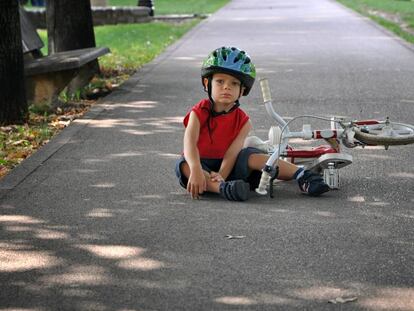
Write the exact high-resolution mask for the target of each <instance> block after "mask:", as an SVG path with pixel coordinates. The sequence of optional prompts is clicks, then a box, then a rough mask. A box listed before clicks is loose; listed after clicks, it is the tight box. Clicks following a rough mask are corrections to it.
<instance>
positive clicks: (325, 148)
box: [287, 145, 338, 159]
mask: <svg viewBox="0 0 414 311" xmlns="http://www.w3.org/2000/svg"><path fill="white" fill-rule="evenodd" d="M327 153H338V151H337V150H336V149H334V148H332V147H331V146H329V145H321V146H318V147H315V148H311V149H288V150H287V157H288V158H292V159H294V158H318V157H320V156H321V155H324V154H327Z"/></svg>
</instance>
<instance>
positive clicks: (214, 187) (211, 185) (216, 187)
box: [181, 162, 220, 193]
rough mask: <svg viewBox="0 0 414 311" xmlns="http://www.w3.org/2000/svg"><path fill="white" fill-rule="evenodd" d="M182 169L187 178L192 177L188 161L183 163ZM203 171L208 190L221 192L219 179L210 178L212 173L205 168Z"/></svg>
mask: <svg viewBox="0 0 414 311" xmlns="http://www.w3.org/2000/svg"><path fill="white" fill-rule="evenodd" d="M181 171H182V172H183V174H184V176H185V177H187V179H188V178H189V177H190V173H191V171H190V167H189V166H188V164H187V162H184V163H183V164H181ZM203 173H204V177H205V179H206V183H207V191H209V192H215V193H220V183H219V182H218V181H212V180H211V178H210V174H209V173H208V172H206V171H205V170H203Z"/></svg>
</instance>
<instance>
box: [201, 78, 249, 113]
mask: <svg viewBox="0 0 414 311" xmlns="http://www.w3.org/2000/svg"><path fill="white" fill-rule="evenodd" d="M204 85H206V86H207V79H204ZM243 90H244V87H242V86H241V82H240V81H239V80H238V79H236V78H235V77H233V76H231V75H228V74H225V73H216V74H214V75H213V79H212V81H211V97H213V100H214V102H215V103H216V104H217V105H218V107H217V108H227V107H228V106H232V105H233V104H234V102H235V101H236V100H237V99H239V97H240V94H241V91H243Z"/></svg>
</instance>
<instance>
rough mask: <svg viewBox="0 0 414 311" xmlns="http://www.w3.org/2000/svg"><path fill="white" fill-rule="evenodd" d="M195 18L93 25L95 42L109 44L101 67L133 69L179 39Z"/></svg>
mask: <svg viewBox="0 0 414 311" xmlns="http://www.w3.org/2000/svg"><path fill="white" fill-rule="evenodd" d="M197 22H198V21H191V22H186V23H182V24H175V25H171V24H168V23H161V22H154V23H145V24H124V25H114V26H99V27H95V36H96V45H97V46H108V47H110V49H111V52H112V53H111V55H108V56H105V57H101V58H100V64H101V66H104V67H108V68H114V69H119V68H122V67H123V68H126V69H133V68H138V67H141V66H142V65H143V64H145V63H148V62H149V61H151V60H152V59H153V58H154V57H156V56H157V55H158V54H159V53H160V52H161V51H163V50H164V49H165V48H166V47H167V46H168V45H170V44H171V43H172V42H174V41H176V40H177V39H178V38H180V37H181V36H182V35H183V34H184V33H186V32H187V31H188V30H189V29H190V28H192V27H193V26H194V25H195V24H196V23H197Z"/></svg>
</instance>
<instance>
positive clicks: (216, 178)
mask: <svg viewBox="0 0 414 311" xmlns="http://www.w3.org/2000/svg"><path fill="white" fill-rule="evenodd" d="M210 179H211V181H215V182H222V181H224V178H223V177H222V176H221V175H220V174H219V173H217V172H211V173H210Z"/></svg>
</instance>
